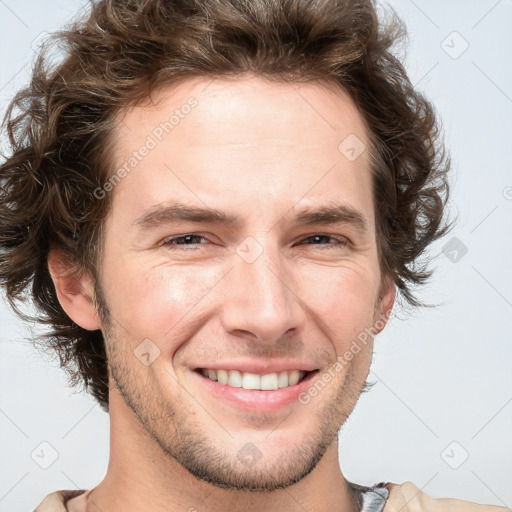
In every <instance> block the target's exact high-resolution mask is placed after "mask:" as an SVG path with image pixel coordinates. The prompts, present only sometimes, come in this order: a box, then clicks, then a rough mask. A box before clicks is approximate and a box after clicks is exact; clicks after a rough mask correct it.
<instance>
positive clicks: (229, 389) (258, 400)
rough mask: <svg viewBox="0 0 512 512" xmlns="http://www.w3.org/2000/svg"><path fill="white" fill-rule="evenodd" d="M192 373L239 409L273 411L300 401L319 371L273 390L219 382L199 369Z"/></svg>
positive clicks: (218, 395)
mask: <svg viewBox="0 0 512 512" xmlns="http://www.w3.org/2000/svg"><path fill="white" fill-rule="evenodd" d="M192 373H193V374H194V375H195V377H196V378H198V379H199V380H200V382H201V384H202V385H203V386H205V387H206V389H207V390H208V391H209V392H210V393H213V394H214V395H215V396H217V397H219V398H221V399H223V400H224V401H226V402H227V403H228V404H231V405H233V406H235V407H237V408H238V409H242V410H245V411H264V412H272V411H278V410H279V409H282V408H283V407H286V406H287V405H290V404H293V403H295V402H298V397H299V395H300V394H301V393H303V392H304V391H306V390H307V389H308V388H309V387H310V386H311V381H312V380H313V378H314V376H315V375H316V374H317V373H318V370H315V371H312V372H309V373H308V374H307V375H306V377H304V379H302V380H301V381H300V382H298V383H297V384H295V385H293V386H288V387H286V388H280V389H275V390H272V391H261V390H259V389H244V388H235V387H233V386H228V385H227V384H219V383H218V382H217V381H215V380H211V379H209V378H208V377H204V376H203V375H202V374H201V373H199V372H198V371H193V372H192Z"/></svg>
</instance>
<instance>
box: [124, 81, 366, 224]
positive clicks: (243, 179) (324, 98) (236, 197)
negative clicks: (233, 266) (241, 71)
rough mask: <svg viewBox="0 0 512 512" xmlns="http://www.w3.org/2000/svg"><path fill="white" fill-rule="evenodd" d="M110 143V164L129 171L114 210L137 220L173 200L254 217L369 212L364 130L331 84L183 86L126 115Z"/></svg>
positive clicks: (160, 93) (348, 101)
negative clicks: (342, 204)
mask: <svg viewBox="0 0 512 512" xmlns="http://www.w3.org/2000/svg"><path fill="white" fill-rule="evenodd" d="M114 139H115V143H114V148H115V155H114V157H115V161H116V165H117V167H118V168H120V167H122V166H124V167H125V168H126V169H127V170H128V172H127V173H123V174H125V175H127V176H126V177H125V178H123V179H122V181H121V182H120V183H119V184H118V185H117V186H116V187H115V190H114V202H119V201H121V200H123V199H124V201H125V202H130V203H131V204H132V208H131V209H132V210H133V214H134V215H135V214H137V213H139V210H140V209H141V208H146V209H147V208H150V207H152V206H154V205H155V204H157V203H158V202H164V201H166V200H169V199H181V200H185V201H189V202H190V201H191V202H193V203H195V205H196V206H197V205H201V206H204V205H206V204H208V205H210V206H212V207H215V206H218V207H220V206H222V207H224V206H225V204H226V201H229V203H230V204H231V205H233V206H237V205H238V206H240V207H241V208H243V209H245V210H247V205H248V204H249V203H250V204H251V205H252V206H253V207H254V210H253V211H254V214H256V213H257V212H259V211H261V212H263V210H264V209H265V210H267V211H268V209H269V208H270V207H271V206H274V205H275V206H276V208H284V209H285V210H286V209H287V208H289V207H290V206H292V205H294V204H296V203H297V202H298V201H301V202H302V203H303V206H310V205H317V204H318V201H320V200H321V199H322V198H325V199H326V201H327V202H331V203H332V202H333V201H334V200H335V199H341V200H342V201H343V200H344V199H345V200H346V202H348V203H352V204H349V206H352V207H359V208H362V209H366V211H367V212H368V211H369V210H371V209H372V200H371V178H370V172H369V150H368V149H369V140H368V137H367V132H366V128H365V124H364V121H363V119H362V117H361V115H360V114H359V112H358V110H357V108H356V106H355V105H354V103H353V101H352V100H351V99H350V97H349V96H348V94H347V93H346V92H344V91H343V90H342V89H341V87H337V88H336V87H334V86H333V85H332V84H327V83H320V82H315V83H307V84H297V83H283V82H274V81H268V80H266V79H264V78H261V77H256V76H252V75H243V76H239V77H236V78H230V79H227V78H222V79H220V78H216V79H212V78H206V77H201V78H199V77H194V78H188V79H185V80H183V81H181V82H180V83H178V84H174V85H173V86H172V87H171V86H169V87H164V88H161V89H159V90H158V91H157V92H156V93H155V94H153V95H152V98H151V101H148V102H145V103H144V104H140V105H138V106H136V107H132V108H130V109H128V110H126V111H125V112H124V116H123V117H122V119H121V120H120V122H119V124H118V126H117V130H116V132H115V134H114ZM144 146H147V147H149V150H148V149H146V150H144V153H145V156H144V157H143V158H139V157H138V158H135V157H133V156H132V155H134V154H135V153H141V151H140V150H141V149H143V148H144ZM130 160H131V161H132V163H133V164H134V165H133V166H132V168H130V166H129V165H128V166H127V165H126V164H127V162H129V161H130ZM171 196H172V197H171ZM338 202H339V201H338ZM354 202H355V203H359V204H354ZM258 206H260V207H261V210H259V209H258ZM239 211H240V210H239Z"/></svg>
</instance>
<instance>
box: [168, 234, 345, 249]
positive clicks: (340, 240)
mask: <svg viewBox="0 0 512 512" xmlns="http://www.w3.org/2000/svg"><path fill="white" fill-rule="evenodd" d="M190 237H193V238H203V239H205V240H206V237H205V236H204V235H201V234H197V233H188V234H185V235H177V236H173V237H170V238H166V239H165V240H164V242H163V245H164V246H166V247H169V248H173V246H174V247H176V246H178V245H185V246H187V245H186V244H179V243H176V241H177V240H183V239H185V238H190ZM315 237H327V238H331V239H332V240H336V241H337V242H338V243H337V244H321V245H327V246H331V247H324V248H322V249H321V250H330V249H333V248H334V247H339V246H346V245H347V241H346V240H345V239H344V238H342V237H337V236H333V235H330V234H327V233H315V234H314V235H308V236H306V237H305V238H303V239H302V241H304V240H309V239H311V238H315ZM192 245H195V244H192ZM199 245H205V244H199ZM307 245H315V244H307ZM333 246H334V247H333ZM184 250H185V251H199V250H200V249H198V248H197V247H194V248H191V249H184Z"/></svg>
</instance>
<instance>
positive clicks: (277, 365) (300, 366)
mask: <svg viewBox="0 0 512 512" xmlns="http://www.w3.org/2000/svg"><path fill="white" fill-rule="evenodd" d="M199 368H206V369H208V370H240V371H241V372H249V373H259V374H261V375H265V374H268V373H278V372H284V371H292V370H302V371H305V372H310V371H313V370H316V369H317V367H316V366H315V365H314V364H311V363H304V362H301V361H290V360H287V361H272V362H268V363H263V362H258V361H254V360H249V361H222V362H215V363H204V364H198V365H197V366H194V367H193V368H192V369H193V370H198V369H199Z"/></svg>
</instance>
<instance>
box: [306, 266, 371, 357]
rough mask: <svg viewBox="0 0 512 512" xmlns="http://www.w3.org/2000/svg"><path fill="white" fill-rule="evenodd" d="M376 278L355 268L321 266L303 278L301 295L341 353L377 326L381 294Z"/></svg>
mask: <svg viewBox="0 0 512 512" xmlns="http://www.w3.org/2000/svg"><path fill="white" fill-rule="evenodd" d="M304 277H306V276H304ZM374 277H375V276H373V275H372V274H371V273H369V272H368V271H366V272H363V271H362V270H360V269H356V268H354V267H351V268H348V267H347V268H327V269H326V268H325V267H323V268H322V267H319V268H316V269H314V270H312V271H310V272H309V273H308V276H307V279H306V278H305V279H301V283H302V284H301V290H302V291H301V294H300V295H299V296H300V297H301V299H302V300H304V303H305V304H307V305H308V307H309V308H311V311H312V312H313V313H314V315H315V316H316V318H317V319H318V321H320V322H321V324H322V325H323V327H324V329H326V330H327V334H328V336H329V337H330V339H331V340H332V341H333V343H334V344H335V346H336V349H337V351H338V352H340V351H341V350H343V351H344V350H345V348H346V347H347V346H350V345H351V343H352V341H353V340H357V339H358V336H359V335H360V334H361V333H364V332H365V330H367V329H368V328H369V327H371V325H372V323H373V320H374V305H375V301H376V295H377V287H376V284H375V279H374Z"/></svg>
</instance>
